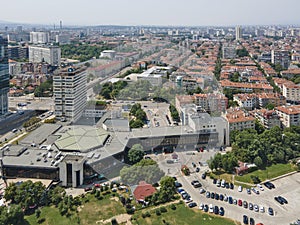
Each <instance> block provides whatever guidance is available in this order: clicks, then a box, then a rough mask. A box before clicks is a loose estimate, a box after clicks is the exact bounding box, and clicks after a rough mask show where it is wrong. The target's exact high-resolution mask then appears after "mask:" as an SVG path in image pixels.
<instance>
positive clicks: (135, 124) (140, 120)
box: [129, 103, 147, 128]
mask: <svg viewBox="0 0 300 225" xmlns="http://www.w3.org/2000/svg"><path fill="white" fill-rule="evenodd" d="M130 115H131V116H134V118H133V119H131V120H130V121H129V126H130V128H140V127H143V126H144V121H145V120H147V115H146V113H145V111H144V110H143V109H142V106H141V104H140V103H136V104H134V105H133V106H132V107H131V109H130Z"/></svg>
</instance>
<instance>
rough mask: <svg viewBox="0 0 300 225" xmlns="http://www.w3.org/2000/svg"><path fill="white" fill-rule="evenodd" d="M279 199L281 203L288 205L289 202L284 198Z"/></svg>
mask: <svg viewBox="0 0 300 225" xmlns="http://www.w3.org/2000/svg"><path fill="white" fill-rule="evenodd" d="M278 198H279V199H280V201H282V202H283V203H284V204H288V201H287V200H286V199H285V198H284V197H282V196H280V195H279V196H278Z"/></svg>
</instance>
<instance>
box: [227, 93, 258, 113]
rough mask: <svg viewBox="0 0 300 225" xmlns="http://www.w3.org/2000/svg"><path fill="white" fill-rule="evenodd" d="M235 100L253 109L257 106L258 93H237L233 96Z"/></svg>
mask: <svg viewBox="0 0 300 225" xmlns="http://www.w3.org/2000/svg"><path fill="white" fill-rule="evenodd" d="M233 100H234V101H236V102H237V103H238V105H239V107H242V108H244V109H247V110H252V109H254V108H256V106H257V95H256V94H236V95H234V96H233Z"/></svg>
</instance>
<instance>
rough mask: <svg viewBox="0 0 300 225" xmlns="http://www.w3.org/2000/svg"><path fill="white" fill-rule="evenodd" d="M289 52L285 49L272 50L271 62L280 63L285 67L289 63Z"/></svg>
mask: <svg viewBox="0 0 300 225" xmlns="http://www.w3.org/2000/svg"><path fill="white" fill-rule="evenodd" d="M290 61H291V60H290V52H289V51H287V50H272V51H271V62H272V63H273V64H274V65H276V64H280V65H281V66H282V67H283V68H285V69H287V68H288V67H289V65H290Z"/></svg>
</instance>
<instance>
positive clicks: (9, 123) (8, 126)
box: [0, 110, 35, 135]
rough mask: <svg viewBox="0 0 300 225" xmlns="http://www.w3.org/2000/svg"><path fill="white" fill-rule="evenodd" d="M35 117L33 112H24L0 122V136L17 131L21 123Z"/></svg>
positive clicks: (14, 114)
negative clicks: (13, 130)
mask: <svg viewBox="0 0 300 225" xmlns="http://www.w3.org/2000/svg"><path fill="white" fill-rule="evenodd" d="M34 115H35V111H34V110H24V114H21V115H20V114H18V113H13V114H12V115H10V116H9V117H7V118H5V119H3V120H1V121H0V135H3V134H5V133H7V132H10V131H11V130H12V129H15V128H16V129H19V128H21V127H22V125H23V123H24V122H25V121H26V120H28V119H29V118H30V117H32V116H34Z"/></svg>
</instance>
